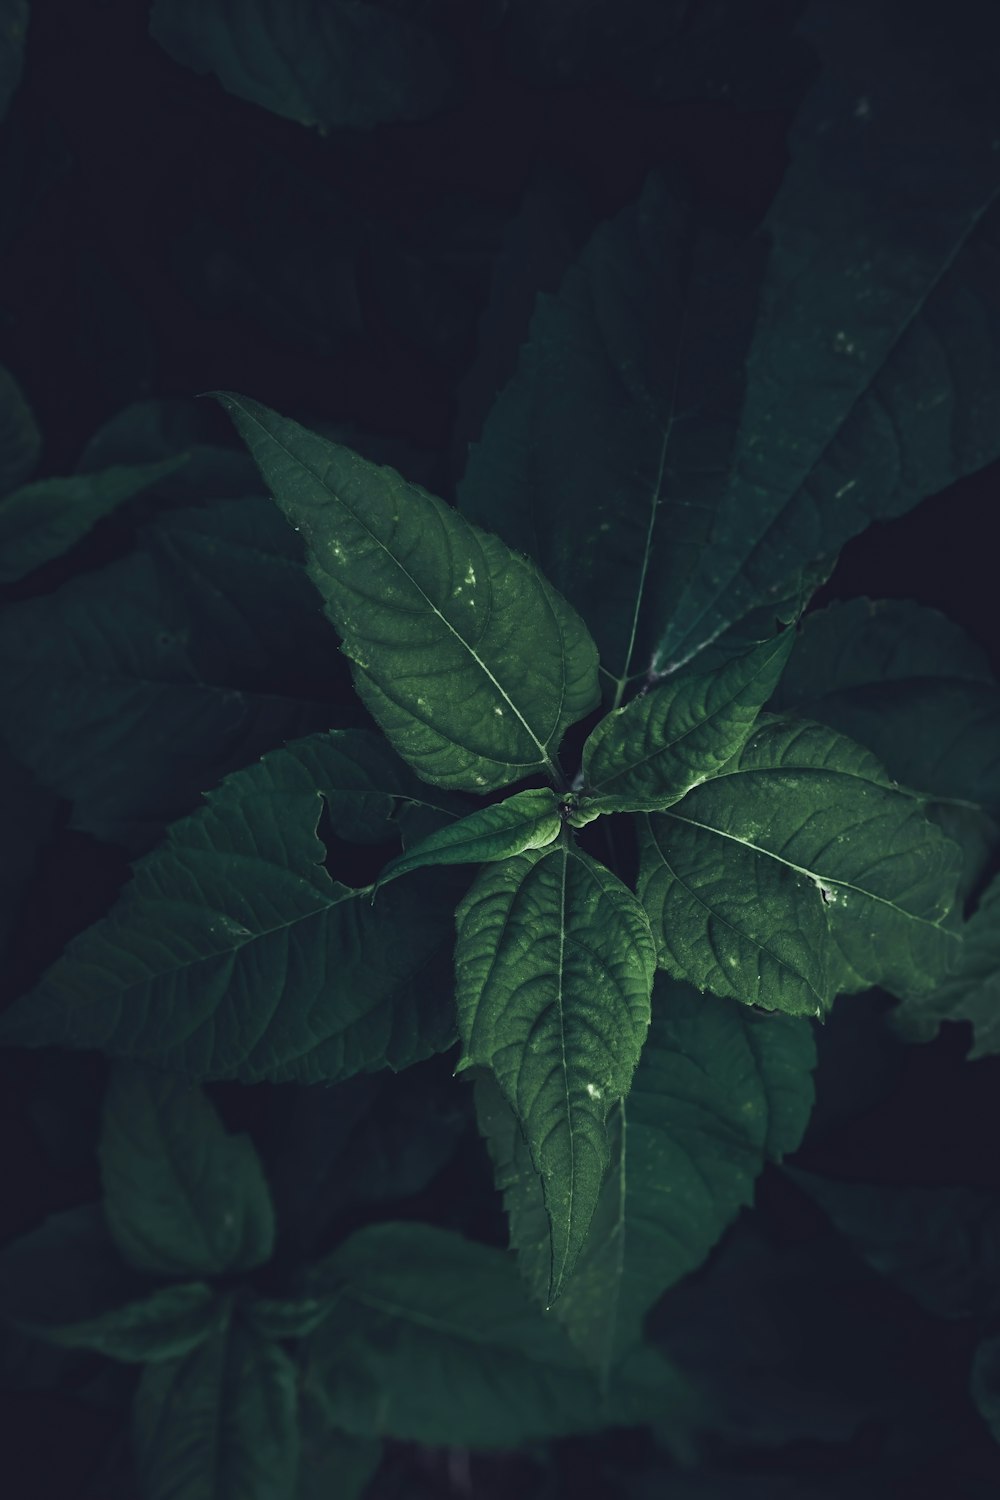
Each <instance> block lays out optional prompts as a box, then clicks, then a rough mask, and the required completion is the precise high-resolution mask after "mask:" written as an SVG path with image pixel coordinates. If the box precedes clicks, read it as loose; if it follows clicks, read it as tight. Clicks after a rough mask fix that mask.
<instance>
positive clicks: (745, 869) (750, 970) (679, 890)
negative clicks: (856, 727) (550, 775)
mask: <svg viewBox="0 0 1000 1500" xmlns="http://www.w3.org/2000/svg"><path fill="white" fill-rule="evenodd" d="M640 846H641V848H640V873H639V885H638V890H639V895H640V899H641V900H642V902H643V904H644V906H645V907H646V910H647V911H648V912H649V914H650V919H651V922H652V926H653V932H654V935H655V938H656V942H657V946H658V953H659V961H660V963H661V965H662V966H663V967H664V968H666V969H667V971H668V972H669V973H671V974H674V975H675V976H676V977H677V978H681V979H687V980H689V981H690V982H691V983H693V984H695V985H696V986H697V987H698V988H699V989H710V990H712V991H713V992H714V993H716V994H720V995H731V996H732V997H733V998H734V999H737V1000H742V1001H743V1002H744V1003H746V1004H756V1005H762V1006H764V1007H765V1008H766V1009H768V1010H784V1011H787V1012H788V1013H789V1014H791V1015H812V1016H822V1014H823V1012H824V1011H825V1010H826V1009H827V1008H828V1007H829V1006H830V1005H831V1004H832V1003H833V999H834V997H835V995H836V994H837V993H838V991H841V990H856V989H860V988H865V987H866V986H869V985H873V984H881V985H883V986H885V987H886V988H887V989H890V990H892V991H894V992H895V993H898V994H901V995H909V994H923V993H926V992H927V991H928V990H930V989H932V988H933V987H934V985H935V984H936V983H937V982H939V979H940V977H941V976H942V975H943V974H944V973H945V972H946V971H947V968H948V966H949V964H950V963H952V962H955V961H957V957H958V950H959V948H960V946H961V944H960V939H959V936H958V933H957V931H956V922H957V914H956V913H955V912H954V896H955V890H956V887H957V883H958V876H959V851H958V849H957V847H956V846H955V845H954V844H952V843H951V841H950V840H948V839H946V838H944V836H943V835H942V834H941V833H940V832H939V830H938V829H937V828H935V827H934V825H933V824H931V823H929V822H928V821H927V820H926V818H925V817H924V816H923V814H922V812H921V808H920V805H919V803H918V802H917V801H915V800H914V799H913V798H912V797H909V796H906V795H904V794H902V793H900V792H899V791H897V790H896V789H895V787H894V785H893V783H892V782H891V781H890V780H889V778H888V777H887V776H886V774H885V772H884V771H883V770H882V768H881V766H880V765H879V763H878V762H877V761H876V760H875V759H874V757H873V756H872V755H871V754H870V753H869V752H868V751H867V750H863V749H862V748H861V746H859V745H855V744H853V743H852V742H851V741H850V740H847V739H844V738H842V737H841V736H840V735H838V734H835V733H834V732H833V731H832V730H829V729H826V728H824V727H822V726H820V725H818V724H808V723H797V722H795V721H794V720H792V721H784V720H781V719H767V720H765V721H764V722H763V723H762V724H761V725H760V727H759V728H757V729H756V730H755V731H754V733H753V735H752V736H751V738H750V739H749V740H748V741H747V744H746V745H745V747H744V749H743V750H742V751H741V753H740V754H739V755H738V756H737V757H736V758H735V759H734V760H733V762H732V763H731V764H730V765H729V766H728V767H727V768H726V769H725V770H724V771H723V772H722V773H721V774H720V775H718V776H716V777H715V778H713V779H712V780H711V781H707V782H705V783H704V784H703V785H702V786H700V787H697V788H696V789H695V790H694V791H692V792H689V793H688V795H687V797H685V798H684V800H683V801H682V802H678V803H676V804H675V805H674V806H673V807H672V808H670V809H669V810H668V811H667V812H665V813H659V814H655V815H653V816H651V817H649V818H643V819H642V820H641V821H640Z"/></svg>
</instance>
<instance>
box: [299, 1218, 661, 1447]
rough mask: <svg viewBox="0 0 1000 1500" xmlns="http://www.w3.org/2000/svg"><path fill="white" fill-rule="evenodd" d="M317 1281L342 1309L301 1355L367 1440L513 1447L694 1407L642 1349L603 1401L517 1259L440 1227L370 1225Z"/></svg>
mask: <svg viewBox="0 0 1000 1500" xmlns="http://www.w3.org/2000/svg"><path fill="white" fill-rule="evenodd" d="M313 1274H314V1277H315V1279H316V1282H317V1286H320V1285H321V1286H323V1287H325V1288H327V1289H328V1290H333V1289H334V1288H337V1289H339V1290H340V1293H341V1300H340V1303H339V1305H338V1309H337V1314H336V1316H335V1317H333V1318H330V1319H328V1320H327V1321H326V1322H325V1323H324V1324H323V1325H322V1326H321V1327H320V1328H319V1329H317V1331H316V1332H315V1333H313V1334H312V1335H311V1337H310V1338H309V1340H308V1342H307V1344H306V1346H305V1347H306V1389H307V1390H308V1391H310V1392H311V1393H312V1394H313V1395H314V1396H315V1397H316V1398H317V1400H318V1401H319V1402H320V1403H321V1405H322V1406H323V1407H324V1408H325V1410H326V1412H327V1414H328V1417H329V1419H330V1421H331V1422H332V1423H333V1424H334V1425H335V1426H337V1427H342V1428H344V1429H345V1430H346V1431H348V1432H353V1433H355V1434H356V1435H358V1436H359V1437H382V1436H392V1437H397V1438H403V1439H407V1440H410V1441H415V1442H420V1443H425V1444H449V1445H453V1444H461V1445H463V1446H468V1447H475V1448H504V1447H516V1446H518V1445H519V1444H521V1443H523V1442H525V1441H527V1440H528V1439H530V1438H535V1437H548V1436H558V1435H560V1434H563V1433H570V1432H587V1431H591V1430H593V1428H594V1427H596V1426H600V1425H602V1424H607V1425H611V1424H613V1423H615V1422H623V1423H626V1424H628V1423H631V1424H633V1425H634V1424H637V1423H639V1422H642V1421H644V1420H648V1419H649V1418H650V1416H651V1415H652V1414H653V1413H654V1412H655V1413H658V1414H662V1413H663V1412H664V1410H667V1411H669V1412H670V1413H671V1416H674V1415H677V1414H678V1413H679V1412H680V1411H681V1410H682V1409H683V1407H684V1406H685V1405H686V1404H687V1403H688V1401H689V1399H690V1398H689V1393H688V1392H687V1391H686V1390H685V1388H684V1386H683V1385H682V1384H681V1383H679V1382H678V1381H677V1380H676V1378H675V1376H674V1372H673V1370H672V1369H671V1368H670V1366H669V1365H667V1364H665V1363H663V1362H660V1361H659V1360H656V1359H651V1358H650V1351H646V1352H645V1354H644V1355H643V1356H642V1357H637V1358H636V1359H635V1360H634V1361H632V1362H631V1363H630V1364H629V1365H627V1366H626V1367H625V1368H624V1369H623V1370H622V1372H621V1375H620V1378H619V1379H618V1380H617V1381H616V1383H615V1384H614V1385H613V1386H612V1387H611V1389H610V1391H609V1393H608V1396H607V1399H606V1400H602V1398H601V1396H600V1394H599V1392H598V1388H597V1383H596V1381H595V1380H594V1379H593V1378H592V1377H590V1376H589V1375H588V1374H587V1373H586V1372H585V1371H584V1370H583V1369H581V1367H580V1365H579V1362H578V1358H577V1356H576V1353H575V1351H574V1349H573V1347H572V1345H571V1344H570V1342H569V1340H568V1339H567V1338H566V1336H565V1334H564V1333H563V1330H562V1329H561V1328H560V1327H559V1325H558V1323H556V1322H555V1321H554V1320H553V1319H551V1318H546V1317H545V1315H544V1314H543V1313H542V1312H541V1311H540V1310H539V1309H538V1308H537V1307H536V1306H535V1304H533V1303H532V1302H531V1301H530V1299H529V1297H528V1293H527V1289H526V1288H525V1286H524V1284H523V1282H522V1280H521V1278H520V1277H519V1276H518V1273H517V1269H516V1267H515V1265H514V1263H513V1261H512V1259H511V1258H510V1257H509V1256H507V1255H505V1254H504V1253H503V1252H502V1251H499V1250H494V1249H489V1248H487V1247H486V1246H485V1245H477V1244H473V1243H471V1242H470V1241H468V1240H464V1239H462V1238H461V1237H460V1236H458V1235H456V1234H451V1233H449V1232H448V1231H446V1230H443V1229H434V1228H431V1226H430V1225H425V1224H375V1225H372V1226H370V1227H369V1228H367V1229H363V1230H361V1231H360V1232H359V1233H357V1234H354V1235H352V1236H351V1238H350V1239H349V1240H347V1241H345V1243H344V1244H342V1245H341V1246H340V1247H339V1248H338V1249H337V1250H335V1251H334V1252H333V1254H332V1255H331V1256H329V1257H328V1258H327V1260H326V1261H325V1262H323V1263H322V1264H321V1265H320V1266H318V1267H317V1268H316V1270H315V1271H314V1273H313Z"/></svg>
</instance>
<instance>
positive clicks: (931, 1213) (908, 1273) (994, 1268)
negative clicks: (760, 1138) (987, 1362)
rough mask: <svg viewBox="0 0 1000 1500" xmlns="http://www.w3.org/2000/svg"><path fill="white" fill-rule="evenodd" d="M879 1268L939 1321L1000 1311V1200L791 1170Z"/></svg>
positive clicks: (960, 1190) (981, 1193) (966, 1191)
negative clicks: (848, 1179)
mask: <svg viewBox="0 0 1000 1500" xmlns="http://www.w3.org/2000/svg"><path fill="white" fill-rule="evenodd" d="M786 1170H788V1172H789V1176H790V1177H791V1178H792V1180H793V1181H794V1182H795V1183H797V1184H798V1186H799V1187H800V1188H802V1190H803V1191H804V1192H806V1193H808V1194H809V1196H810V1198H813V1199H814V1200H815V1201H816V1202H817V1203H818V1204H819V1206H820V1208H822V1209H823V1211H824V1212H825V1213H826V1214H828V1215H829V1217H830V1219H831V1220H832V1222H833V1224H834V1226H835V1228H837V1229H838V1230H839V1231H840V1233H841V1234H842V1235H844V1236H845V1238H846V1239H847V1241H848V1242H849V1243H850V1244H851V1245H852V1246H853V1248H854V1250H855V1251H856V1252H857V1253H858V1255H860V1256H861V1257H862V1258H863V1259H864V1260H865V1261H867V1263H868V1265H869V1266H871V1268H872V1270H873V1271H878V1272H879V1273H880V1274H881V1275H882V1276H888V1277H889V1278H890V1279H891V1280H893V1281H894V1282H896V1284H897V1285H898V1286H900V1287H902V1288H903V1290H904V1291H906V1292H908V1293H909V1294H910V1296H911V1297H914V1298H916V1300H917V1301H918V1302H919V1303H920V1305H921V1307H923V1308H925V1309H926V1310H927V1311H928V1312H930V1313H933V1314H935V1316H937V1317H940V1318H969V1317H980V1318H981V1317H984V1316H986V1315H987V1314H989V1313H995V1312H997V1311H1000V1200H998V1197H997V1194H996V1193H995V1192H993V1191H990V1190H986V1189H982V1188H968V1187H899V1186H897V1185H896V1184H894V1183H862V1182H837V1181H834V1180H833V1179H831V1178H826V1177H818V1176H817V1175H816V1174H815V1173H813V1172H801V1171H798V1170H792V1169H790V1168H789V1169H786Z"/></svg>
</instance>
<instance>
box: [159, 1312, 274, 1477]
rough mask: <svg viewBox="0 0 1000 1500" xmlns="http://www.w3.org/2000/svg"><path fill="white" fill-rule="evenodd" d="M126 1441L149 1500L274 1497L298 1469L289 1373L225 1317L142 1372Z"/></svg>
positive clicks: (269, 1347) (264, 1344)
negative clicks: (196, 1341)
mask: <svg viewBox="0 0 1000 1500" xmlns="http://www.w3.org/2000/svg"><path fill="white" fill-rule="evenodd" d="M132 1440H133V1448H134V1452H135V1460H136V1466H137V1469H138V1473H139V1481H140V1484H141V1486H142V1493H143V1495H144V1496H146V1497H147V1500H275V1497H276V1496H278V1495H288V1496H294V1495H295V1492H296V1484H297V1482H298V1472H299V1431H298V1394H297V1371H296V1368H295V1365H294V1363H293V1361H292V1360H291V1359H290V1358H289V1356H288V1355H287V1354H286V1353H285V1352H284V1350H283V1349H279V1348H278V1346H277V1344H272V1343H270V1342H268V1341H267V1340H266V1339H262V1338H261V1337H260V1336H259V1334H256V1333H254V1332H253V1330H252V1329H251V1328H249V1327H247V1326H246V1324H244V1323H242V1322H240V1321H239V1320H238V1319H229V1320H228V1321H227V1322H226V1323H225V1324H224V1325H223V1326H222V1327H221V1328H220V1329H219V1330H218V1331H217V1332H216V1333H215V1334H213V1336H212V1338H210V1339H209V1340H208V1341H207V1342H206V1343H204V1344H203V1345H202V1346H201V1347H200V1348H199V1349H196V1350H194V1351H193V1353H191V1354H189V1355H187V1356H186V1357H185V1358H184V1359H175V1360H170V1361H168V1362H166V1363H164V1364H160V1365H155V1366H151V1367H150V1368H149V1369H147V1370H145V1371H144V1372H143V1376H142V1379H141V1380H140V1382H139V1388H138V1390H137V1391H136V1396H135V1403H134V1406H133V1409H132Z"/></svg>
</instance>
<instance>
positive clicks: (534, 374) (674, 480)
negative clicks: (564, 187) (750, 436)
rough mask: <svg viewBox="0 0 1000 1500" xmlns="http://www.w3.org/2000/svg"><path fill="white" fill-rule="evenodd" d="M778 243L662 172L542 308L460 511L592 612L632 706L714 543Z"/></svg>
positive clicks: (617, 696)
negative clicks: (700, 204)
mask: <svg viewBox="0 0 1000 1500" xmlns="http://www.w3.org/2000/svg"><path fill="white" fill-rule="evenodd" d="M762 258H763V245H754V244H751V243H748V241H747V238H746V236H745V235H733V236H731V237H726V236H723V235H720V234H719V233H718V232H717V231H709V230H707V229H705V228H703V227H702V226H701V225H700V224H699V223H698V222H697V219H696V217H695V216H694V214H693V213H692V212H691V211H690V210H689V209H688V208H687V207H686V206H685V205H684V204H682V203H680V202H677V201H675V200H673V199H672V198H671V197H670V195H669V194H668V192H667V190H666V189H665V187H664V186H663V184H662V183H661V182H660V180H659V179H658V178H656V177H653V178H651V179H650V180H649V182H648V183H647V184H646V187H645V189H644V191H643V194H642V196H641V198H640V199H639V201H638V203H635V204H630V205H629V207H628V208H626V209H625V210H623V211H622V213H621V214H619V215H618V216H617V218H615V219H613V220H612V221H611V222H609V223H607V224H604V225H602V226H601V228H599V229H598V230H597V232H596V234H595V235H594V236H593V238H592V239H591V241H590V242H589V244H588V245H587V246H586V248H585V249H584V251H583V253H582V255H581V256H580V258H579V259H578V261H577V262H576V263H575V264H574V265H573V266H572V267H571V268H570V270H569V271H568V273H567V274H566V277H565V279H564V280H563V283H562V286H561V287H560V290H559V292H558V293H557V294H556V296H554V297H548V296H546V297H541V298H540V299H539V301H538V304H537V307H536V310H535V315H534V318H533V320H532V324H531V332H530V336H529V339H528V342H527V343H526V344H525V345H524V347H523V348H522V350H521V356H520V360H519V362H518V368H517V372H516V374H515V375H514V377H513V378H512V380H511V381H510V382H509V384H508V385H507V386H506V387H505V389H504V390H503V392H502V393H501V395H500V397H499V399H498V400H497V401H496V402H495V404H494V406H493V408H492V409H491V411H490V415H489V417H488V419H487V421H486V424H485V427H484V429H483V434H482V438H481V440H480V441H479V443H477V444H474V445H473V446H472V448H471V450H470V453H469V461H468V465H467V468H466V472H465V475H464V478H463V479H462V482H461V484H460V486H459V490H458V501H459V505H460V507H461V509H462V511H463V512H464V514H465V515H467V516H469V518H470V519H471V520H473V521H475V522H476V524H477V525H479V526H489V527H492V528H493V529H495V530H496V531H498V532H499V533H500V534H501V535H502V536H503V537H504V539H505V541H507V542H508V543H509V544H510V545H511V546H512V547H516V548H518V549H519V550H520V551H521V552H525V553H527V554H528V555H529V556H531V557H533V558H534V559H535V560H536V561H537V562H538V564H539V566H540V567H541V569H542V570H543V572H544V573H545V576H546V577H547V578H550V579H551V580H552V582H553V583H554V584H555V586H556V587H557V588H558V589H560V590H561V592H562V593H563V594H564V595H565V596H566V598H567V599H569V601H570V602H571V603H572V604H573V605H574V606H575V607H576V608H577V609H578V610H580V612H581V613H582V614H583V616H584V618H585V619H586V621H587V623H588V625H589V627H590V629H591V630H592V631H593V633H594V637H595V639H596V641H597V644H598V648H599V650H600V656H601V668H602V673H603V674H604V677H605V681H604V688H605V694H606V699H607V700H608V701H610V702H611V704H612V706H614V707H617V706H618V704H619V703H620V702H621V700H622V697H623V695H624V694H625V692H626V690H627V688H628V685H629V683H630V682H631V681H632V680H635V679H638V678H640V677H642V676H643V675H644V674H645V672H646V669H647V667H648V665H649V662H650V659H651V657H652V653H653V649H654V647H655V644H656V641H657V639H658V638H659V636H660V634H661V633H662V630H663V627H664V624H665V623H666V620H667V619H668V618H669V614H670V611H671V609H672V608H673V607H674V606H675V604H676V601H677V599H678V597H679V596H680V593H681V591H682V589H683V586H684V583H685V580H686V578H687V576H688V575H689V574H690V572H691V570H692V568H693V566H694V562H695V559H696V558H697V557H698V556H699V554H700V551H701V549H702V548H703V547H704V546H705V545H706V543H707V542H708V540H709V538H710V536H711V529H712V518H713V515H714V513H715V510H716V508H717V506H718V505H719V503H720V501H721V498H722V495H723V491H724V487H725V481H726V473H727V464H728V460H729V455H730V452H731V449H732V445H733V442H734V440H735V436H736V431H737V428H738V424H739V417H740V408H741V405H742V401H743V368H742V367H743V356H744V353H745V350H746V348H747V346H748V344H749V340H750V334H751V329H752V323H753V317H754V313H755V308H756V291H757V283H758V279H759V274H760V265H761V261H762Z"/></svg>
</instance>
